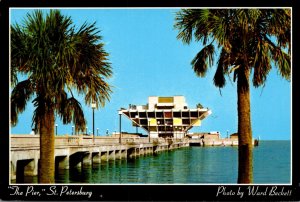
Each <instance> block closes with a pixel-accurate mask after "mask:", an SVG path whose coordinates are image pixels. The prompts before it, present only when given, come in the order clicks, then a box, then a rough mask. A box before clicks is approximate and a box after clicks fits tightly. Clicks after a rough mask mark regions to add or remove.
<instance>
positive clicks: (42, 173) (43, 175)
mask: <svg viewBox="0 0 300 202" xmlns="http://www.w3.org/2000/svg"><path fill="white" fill-rule="evenodd" d="M39 129H40V164H39V165H40V166H39V183H47V184H49V183H54V174H55V158H54V143H55V136H54V111H53V109H48V110H46V112H45V116H44V117H42V118H41V121H40V124H39Z"/></svg>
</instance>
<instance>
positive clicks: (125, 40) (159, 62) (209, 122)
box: [10, 8, 291, 140]
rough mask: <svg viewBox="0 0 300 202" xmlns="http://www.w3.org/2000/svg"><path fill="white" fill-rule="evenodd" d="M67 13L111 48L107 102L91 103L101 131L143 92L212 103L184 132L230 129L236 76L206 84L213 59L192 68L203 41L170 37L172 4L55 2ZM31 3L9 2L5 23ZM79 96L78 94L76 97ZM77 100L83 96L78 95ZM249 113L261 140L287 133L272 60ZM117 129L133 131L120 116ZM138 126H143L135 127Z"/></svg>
mask: <svg viewBox="0 0 300 202" xmlns="http://www.w3.org/2000/svg"><path fill="white" fill-rule="evenodd" d="M61 11H62V13H63V14H65V15H68V16H71V18H72V20H73V22H74V24H75V25H76V26H77V27H79V26H80V25H82V24H83V23H84V22H85V21H86V22H88V23H93V22H96V25H97V27H98V28H99V29H100V30H101V33H100V34H101V35H102V37H103V40H102V41H103V42H104V43H105V47H104V48H105V50H106V51H107V52H108V53H109V54H110V56H109V60H110V62H111V63H112V67H113V77H112V78H111V79H109V80H108V82H109V83H110V84H111V85H113V86H114V87H113V93H112V94H111V100H110V102H107V103H106V105H105V107H104V108H100V109H98V110H97V111H95V130H96V128H99V133H100V134H101V135H105V133H106V130H107V129H108V130H109V133H111V132H113V131H118V130H119V129H118V127H119V126H118V124H119V119H118V112H117V110H118V109H120V107H125V108H127V107H128V105H129V104H137V105H142V104H146V103H147V101H148V96H173V95H183V96H185V98H186V101H187V104H188V106H189V107H190V108H195V106H196V104H197V103H201V104H202V105H203V106H204V107H208V108H210V109H211V110H212V114H211V115H210V116H209V117H207V118H206V119H205V120H204V121H203V122H202V126H200V127H195V128H193V129H192V130H190V131H191V132H196V131H199V132H208V131H220V132H221V135H222V136H223V137H225V136H226V133H227V132H226V131H227V130H228V131H229V134H231V133H233V132H236V131H237V96H236V83H233V81H232V80H233V79H232V75H231V77H230V78H227V84H226V86H225V88H223V89H221V92H222V95H221V94H220V92H219V89H218V88H216V87H215V86H214V85H213V76H214V73H215V67H212V68H211V69H210V70H209V72H208V74H207V75H206V77H205V78H199V77H197V76H196V75H195V73H194V72H193V70H192V67H191V65H190V63H191V60H192V59H193V57H194V56H195V55H196V54H197V52H198V51H199V50H200V49H201V48H202V46H201V44H200V43H196V42H193V43H191V44H190V45H184V44H183V43H182V42H181V41H179V40H177V39H176V36H177V30H175V29H174V28H173V25H174V18H175V13H176V11H178V9H121V8H120V9H61ZM28 12H32V10H30V9H12V10H11V12H10V15H11V16H10V17H11V23H22V22H23V20H24V19H25V17H26V13H28ZM80 99H81V98H80ZM81 100H82V99H81ZM82 105H83V109H84V112H85V116H86V120H87V122H88V130H92V109H91V108H90V107H89V106H86V105H85V104H84V102H82ZM33 111H34V108H33V106H32V104H31V103H28V105H27V110H26V111H25V112H23V113H22V114H21V115H20V116H19V123H18V125H17V126H15V127H12V128H11V133H12V134H28V133H30V131H31V119H32V114H33ZM251 115H252V117H251V120H252V133H253V137H254V138H257V137H258V136H260V138H261V139H265V140H287V139H290V138H291V82H288V81H286V80H284V79H283V78H281V77H280V75H279V73H278V71H277V69H276V68H274V69H273V70H272V71H271V72H270V74H269V76H268V79H267V82H266V85H265V87H263V88H262V87H260V88H253V87H252V88H251ZM56 123H57V124H58V133H59V134H66V133H68V134H70V133H71V132H72V124H69V125H63V124H62V122H61V121H60V120H59V119H58V118H57V119H56ZM122 131H127V132H135V128H134V127H132V126H131V122H130V121H129V120H128V119H127V118H125V117H123V118H122ZM139 132H143V133H145V131H143V130H141V129H139Z"/></svg>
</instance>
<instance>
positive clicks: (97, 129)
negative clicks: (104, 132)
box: [97, 128, 99, 136]
mask: <svg viewBox="0 0 300 202" xmlns="http://www.w3.org/2000/svg"><path fill="white" fill-rule="evenodd" d="M98 131H99V128H97V136H98Z"/></svg>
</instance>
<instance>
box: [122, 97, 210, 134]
mask: <svg viewBox="0 0 300 202" xmlns="http://www.w3.org/2000/svg"><path fill="white" fill-rule="evenodd" d="M211 113H212V112H211V110H209V109H208V108H200V107H199V108H195V109H190V108H188V105H187V103H186V101H185V97H184V96H172V97H159V96H150V97H148V104H146V105H133V104H130V105H129V108H128V109H125V108H121V109H120V110H119V114H121V115H124V116H125V117H127V118H128V119H130V120H131V121H132V125H133V126H135V127H140V128H142V129H144V130H145V131H147V133H148V135H150V137H151V138H158V137H164V138H165V137H171V138H178V139H180V138H183V137H185V135H186V133H187V131H188V130H190V129H191V128H192V127H194V126H200V125H201V121H202V120H203V119H205V118H206V117H207V116H208V115H210V114H211Z"/></svg>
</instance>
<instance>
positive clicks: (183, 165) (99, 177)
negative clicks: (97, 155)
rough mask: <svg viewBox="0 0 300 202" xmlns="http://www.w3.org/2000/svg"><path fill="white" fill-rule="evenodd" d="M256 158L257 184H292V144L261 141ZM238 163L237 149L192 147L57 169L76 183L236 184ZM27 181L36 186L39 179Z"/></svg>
mask: <svg viewBox="0 0 300 202" xmlns="http://www.w3.org/2000/svg"><path fill="white" fill-rule="evenodd" d="M253 155H254V183H290V142H289V141H262V142H261V144H260V146H258V147H255V148H254V151H253ZM237 160H238V149H237V147H190V148H181V149H177V150H174V151H165V152H161V153H159V154H157V155H147V156H141V157H137V158H135V159H123V160H115V161H108V162H106V161H105V162H101V164H93V165H90V166H86V167H83V168H72V169H70V170H57V172H56V176H55V178H56V183H76V184H79V183H85V184H141V183H142V184H148V183H150V184H193V183H200V184H201V183H216V184H221V183H226V184H227V183H234V184H235V183H236V181H237V172H238V171H237V165H238V164H237V163H238V162H237ZM24 182H26V183H32V182H33V183H37V177H25V178H24Z"/></svg>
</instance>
